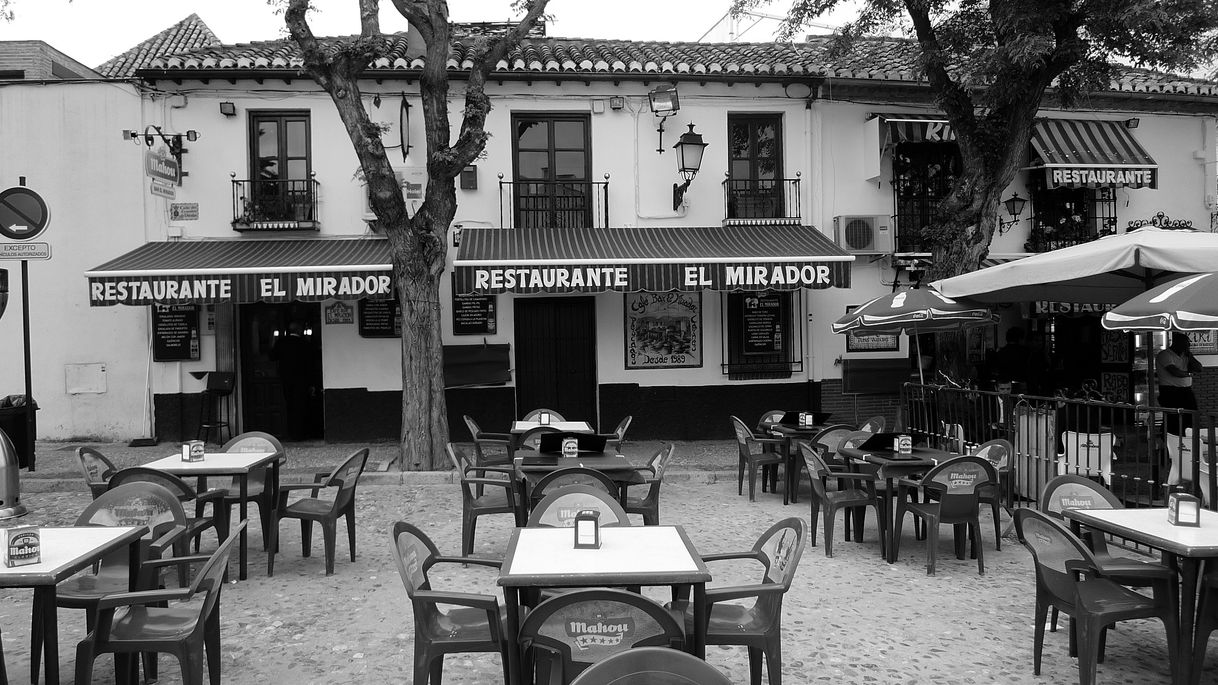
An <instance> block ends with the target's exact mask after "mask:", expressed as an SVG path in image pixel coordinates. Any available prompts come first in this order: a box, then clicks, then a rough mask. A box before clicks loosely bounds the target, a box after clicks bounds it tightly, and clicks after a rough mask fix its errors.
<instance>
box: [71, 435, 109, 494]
mask: <svg viewBox="0 0 1218 685" xmlns="http://www.w3.org/2000/svg"><path fill="white" fill-rule="evenodd" d="M76 458H77V459H78V460H79V461H80V470H81V473H83V474H84V476H85V484H86V485H88V486H89V492H90V493H92V494H93V498H94V499H97V497H98V496H99V495H101V494H102V493H103V492H105V491H106V489H107V485H108V484H109V481H110V476H113V475H114V474H115V473H117V472H118V467H117V466H115V465H114V462H112V461H110V460H109V459H107V458H106V455H104V454H102V453H101V452H98V451H97V450H95V449H93V448H92V447H79V448H77V450H76Z"/></svg>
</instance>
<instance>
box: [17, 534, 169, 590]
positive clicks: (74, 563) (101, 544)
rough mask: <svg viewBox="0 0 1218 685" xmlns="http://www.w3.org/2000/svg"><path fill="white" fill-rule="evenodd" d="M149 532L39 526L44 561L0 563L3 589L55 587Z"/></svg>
mask: <svg viewBox="0 0 1218 685" xmlns="http://www.w3.org/2000/svg"><path fill="white" fill-rule="evenodd" d="M147 532H148V527H147V526H66V527H41V526H40V527H39V536H40V538H41V542H42V560H41V561H39V562H38V563H37V564H28V565H26V566H12V567H9V566H7V565H5V564H3V563H0V587H34V586H36V585H54V584H56V583H58V582H59V581H61V580H63V579H65V578H67V577H68V576H71V575H72V574H74V573H76V572H77V571H79V570H81V569H83V568H85V567H86V566H89V565H91V564H92V563H93V562H94V561H97V560H98V559H101V558H102V557H104V556H106V555H107V554H109V553H110V552H112V551H114V550H116V549H119V548H121V547H123V546H125V545H129V544H131V543H132V542H135V541H136V540H138V539H140V538H141V537H143V535H144V534H145V533H147Z"/></svg>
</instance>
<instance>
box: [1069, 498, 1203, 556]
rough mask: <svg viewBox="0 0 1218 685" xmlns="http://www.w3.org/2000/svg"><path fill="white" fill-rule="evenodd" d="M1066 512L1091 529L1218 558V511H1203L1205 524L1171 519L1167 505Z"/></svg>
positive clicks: (1182, 553) (1182, 552)
mask: <svg viewBox="0 0 1218 685" xmlns="http://www.w3.org/2000/svg"><path fill="white" fill-rule="evenodd" d="M1062 515H1063V516H1065V517H1066V518H1068V519H1073V520H1075V521H1078V522H1079V523H1081V524H1083V525H1084V526H1087V527H1088V528H1095V529H1097V530H1102V531H1104V532H1108V533H1112V534H1114V535H1119V536H1121V537H1124V538H1127V539H1129V540H1133V541H1135V542H1140V543H1142V544H1144V545H1147V546H1149V547H1153V548H1155V549H1159V550H1163V551H1164V552H1170V553H1172V554H1175V555H1178V556H1182V557H1218V512H1213V511H1210V510H1208V509H1202V510H1201V526H1200V527H1192V526H1176V525H1172V524H1170V523H1168V522H1167V507H1147V508H1139V509H1063V510H1062Z"/></svg>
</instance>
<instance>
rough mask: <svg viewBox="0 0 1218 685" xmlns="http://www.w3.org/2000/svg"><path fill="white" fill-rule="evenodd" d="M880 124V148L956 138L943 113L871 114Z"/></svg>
mask: <svg viewBox="0 0 1218 685" xmlns="http://www.w3.org/2000/svg"><path fill="white" fill-rule="evenodd" d="M871 116H872V117H873V118H874V119H875V120H876V121H878V123H879V124H882V126H880V148H881V149H882V148H885V147H888V146H889V145H896V144H897V143H949V142H952V141H954V140H955V139H956V131H955V130H954V129H953V128H952V125H951V122H949V121H948V120H947V117H946V116H944V115H942V114H910V113H907V112H880V113H873V114H872V115H871Z"/></svg>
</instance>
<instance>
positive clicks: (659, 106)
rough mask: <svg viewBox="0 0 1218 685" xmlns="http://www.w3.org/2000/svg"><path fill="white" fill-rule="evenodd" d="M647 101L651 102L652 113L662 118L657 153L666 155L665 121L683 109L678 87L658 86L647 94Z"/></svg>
mask: <svg viewBox="0 0 1218 685" xmlns="http://www.w3.org/2000/svg"><path fill="white" fill-rule="evenodd" d="M647 99H648V101H650V102H651V113H652V114H654V115H656V116H657V117H660V127H659V128H658V129H656V130H657V131H659V132H660V143H659V146H657V147H656V152H658V153H660V154H664V120H665V119H667V118H668V117H670V116H672V115H674V114H676V113H677V110H679V109H681V102H680V100H678V99H677V87H676V86H673V85H667V86H656V88H655V90H653V91H651V92H650V93H648V94H647Z"/></svg>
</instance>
